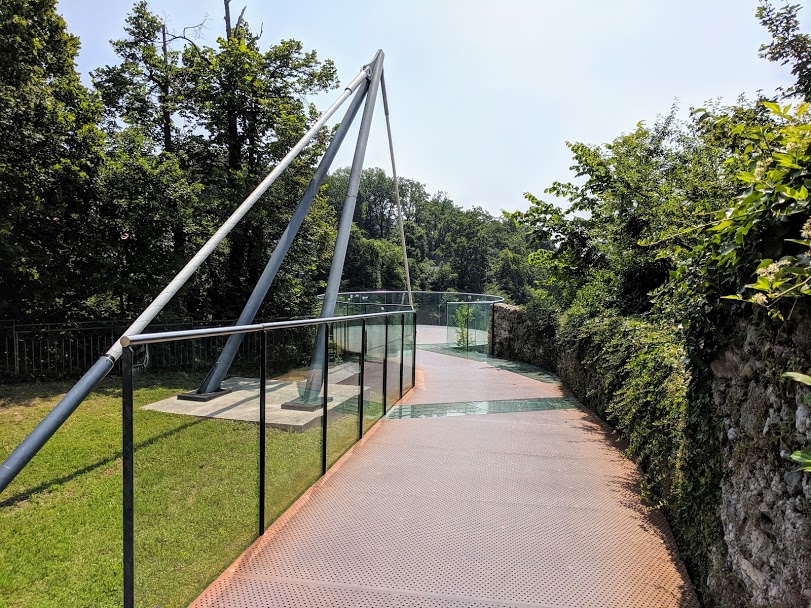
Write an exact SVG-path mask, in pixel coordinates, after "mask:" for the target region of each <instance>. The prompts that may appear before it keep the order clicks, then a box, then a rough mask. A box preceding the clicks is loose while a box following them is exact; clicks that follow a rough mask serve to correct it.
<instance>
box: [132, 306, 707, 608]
mask: <svg viewBox="0 0 811 608" xmlns="http://www.w3.org/2000/svg"><path fill="white" fill-rule="evenodd" d="M403 298H404V294H403V293H401V292H370V293H354V294H341V296H340V297H339V303H340V305H339V310H338V311H337V312H338V314H340V316H336V317H334V318H332V319H330V320H324V321H307V322H302V323H297V322H285V323H276V324H263V325H256V326H246V327H241V328H230V329H223V328H220V329H206V330H194V331H188V332H173V333H163V334H145V335H141V336H135V337H132V338H131V339H128V340H125V351H124V393H123V399H124V421H125V423H124V437H125V446H124V469H123V470H124V477H125V484H124V497H123V503H124V509H125V517H124V525H125V527H124V541H125V544H124V561H123V563H124V566H125V572H124V574H125V576H126V577H127V578H128V583H127V585H126V588H127V589H128V591H127V592H128V593H131V598H132V599H131V602H132V605H135V606H154V605H160V606H168V605H178V606H181V605H186V604H187V603H189V602H191V605H192V606H195V607H200V608H203V607H206V608H214V607H217V608H226V607H228V608H231V607H233V608H247V607H254V606H291V607H292V606H297V607H298V606H369V607H372V606H374V607H379V606H386V607H388V606H391V607H394V606H415V607H416V606H443V607H444V606H447V607H457V606H459V607H462V606H466V607H467V606H475V607H479V606H481V607H489V606H542V607H547V608H558V607H561V608H562V607H569V606H594V607H597V606H600V607H606V606H616V607H620V606H651V607H664V606H673V607H677V606H679V607H686V606H697V605H698V604H697V603H696V599H695V594H694V591H693V588H692V586H691V584H690V581H689V579H688V577H687V574H686V572H685V569H684V566H683V564H682V562H681V560H680V559H679V557H678V552H677V550H676V547H675V544H674V541H673V538H672V535H671V533H670V531H669V528H668V526H667V522H666V521H665V519H664V518H663V517H662V515H661V513H659V512H658V511H657V510H656V509H653V508H651V507H649V506H646V505H645V504H643V502H642V501H641V499H640V497H639V496H640V494H639V474H638V471H637V470H636V467H635V466H634V464H633V463H632V462H630V461H629V460H628V459H626V458H625V457H624V456H623V453H622V449H623V445H622V444H621V442H619V441H618V440H617V438H616V437H615V436H614V434H613V433H612V431H611V430H610V429H609V428H608V427H607V426H606V425H605V424H604V423H602V422H601V421H600V420H599V419H598V418H596V417H595V416H594V415H593V414H592V413H590V412H589V411H588V410H586V409H585V408H584V407H583V406H582V405H581V404H580V403H579V402H578V401H577V400H576V399H574V398H573V397H572V396H571V395H570V394H569V393H568V391H567V390H566V388H565V387H564V386H563V385H562V384H561V382H560V381H559V379H558V378H557V377H555V376H554V375H553V374H550V373H549V372H547V371H544V370H542V369H538V368H535V367H532V366H528V365H524V364H520V363H516V362H510V361H505V360H501V359H497V358H494V357H492V356H490V354H489V352H490V348H491V341H490V332H491V330H492V319H493V315H492V307H493V305H494V304H495V303H496V302H497V301H498V300H499V298H495V297H489V296H476V295H475V294H440V293H425V292H423V293H415V294H414V303H415V309H411V308H410V306H409V305H407V304H403V303H402V300H403ZM468 308H469V309H470V311H469V312H468V311H466V312H463V313H458V314H457V312H456V310H459V309H468ZM448 311H450V312H448ZM474 311H475V313H474ZM346 313H349V314H346ZM420 321H421V322H420ZM461 322H463V323H461ZM319 327H324V328H325V331H322V332H319V331H318V328H319ZM234 331H238V332H241V333H243V334H244V336H245V337H246V339H245V340H243V343H242V344H243V346H242V348H243V349H244V352H242V353H241V356H239V357H237V359H236V363H237V365H236V366H235V371H234V373H233V375H231V376H230V377H229V378H227V379H226V380H225V382H224V383H223V387H224V388H225V390H229V391H231V392H230V393H229V394H225V395H222V396H220V397H219V398H217V399H214V400H211V401H209V402H202V403H191V402H189V401H185V400H182V399H178V398H177V397H173V398H170V399H166V400H163V401H160V402H155V403H147V404H141V405H138V403H137V399H136V398H135V395H137V394H138V387H139V385H143V384H149V382H150V380H149V379H150V377H151V376H152V375H153V374H155V373H157V370H155V369H151V370H143V371H142V372H141V373H135V375H133V372H134V370H133V366H134V364H135V362H136V361H137V359H138V350H142V349H145V348H147V347H148V348H151V349H153V350H157V349H161V348H162V349H171V348H173V347H176V346H177V345H178V344H180V343H183V342H189V341H191V342H192V343H194V342H204V341H207V340H224V339H227V338H228V335H230V334H231V332H234ZM319 334H320V335H322V336H323V338H319ZM466 334H470V335H466ZM247 338H250V339H247ZM320 339H323V342H322V343H321V344H320V345H319V344H318V343H317V342H316V341H318V340H320ZM257 344H258V348H256V345H257ZM313 347H316V348H321V349H322V355H323V356H322V358H321V361H322V366H323V367H322V370H321V374H320V375H319V378H321V382H322V384H321V386H320V388H319V389H318V393H319V400H318V403H317V404H313V403H311V402H309V401H307V400H306V399H304V398H303V395H304V394H305V390H306V389H307V382H308V378H309V376H310V374H311V373H312V368H311V357H310V353H311V351H312V348H313ZM198 349H199V350H200V351H204V350H206V347H205V346H204V345H203V344H198ZM153 360H155V357H153ZM150 415H164V416H165V415H174V416H178V415H182V416H187V417H190V416H196V417H199V419H200V420H201V422H200V424H204V425H219V426H221V427H222V428H221V430H219V431H218V432H216V433H212V434H210V435H209V436H210V437H222V439H219V440H214V443H213V444H209V445H207V446H205V451H206V452H207V453H209V454H210V456H209V457H206V456H204V455H201V454H199V453H197V452H195V453H194V454H189V455H184V454H177V453H174V452H171V453H172V458H173V464H172V466H173V468H175V470H176V471H177V473H175V474H173V475H172V480H173V481H172V483H167V481H166V480H163V481H162V482H161V483H160V484H158V485H157V486H156V484H155V481H154V480H153V479H151V476H153V475H154V472H155V466H156V463H155V462H154V459H155V458H156V455H155V454H153V453H152V451H153V446H148V447H147V448H145V449H143V450H141V449H136V448H135V447H134V443H133V439H132V438H133V437H136V436H138V435H139V430H138V427H139V424H147V423H148V421H149V420H150V418H149V416H150ZM256 423H258V425H257V424H256ZM233 435H237V436H238V437H240V438H241V441H245V442H250V445H249V446H248V447H249V449H247V450H244V449H243V450H242V454H243V458H242V462H240V463H239V466H240V467H242V470H241V471H240V473H239V475H238V476H239V479H240V480H241V481H240V483H239V484H238V485H234V484H233V483H232V482H231V483H229V482H228V481H226V480H227V478H228V476H229V474H233V473H229V471H231V472H233V469H234V466H235V463H234V462H232V458H230V457H228V456H226V457H225V458H224V460H223V461H220V460H218V455H222V454H228V452H229V450H231V449H233V447H232V446H233V441H234V439H233ZM218 443H221V444H222V445H217V444H218ZM164 447H165V446H164ZM246 456H247V457H246ZM197 467H202V468H204V469H207V471H208V473H207V476H206V479H208V480H211V479H214V480H217V483H205V482H204V481H203V479H202V478H201V477H200V476H199V475H197V474H192V475H189V474H188V472H189V471H191V470H194V469H195V468H197ZM221 484H225V485H227V486H229V487H230V490H229V491H227V492H223V489H222V487H221ZM156 491H157V492H159V493H160V495H159V496H156V494H155V492H156ZM145 493H150V494H149V496H148V497H147V496H145ZM206 494H208V495H207V496H206ZM189 497H193V498H189ZM156 499H157V500H156ZM201 501H203V502H210V503H214V504H215V505H216V508H215V509H210V508H208V507H206V506H204V505H203V504H201ZM178 503H179V504H178ZM184 505H185V506H184ZM203 514H206V515H203ZM188 527H193V528H194V529H195V530H197V531H198V533H196V534H195V535H194V536H193V540H191V541H190V540H189V539H187V538H186V536H185V535H183V534H181V533H180V532H179V531H180V530H183V529H186V528H188ZM175 531H178V532H175ZM224 533H227V534H228V535H229V536H230V542H228V543H223V542H221V541H222V539H219V538H218V537H219V535H221V534H224ZM181 538H183V539H184V540H182V541H181V540H180V539H181ZM175 539H177V540H178V541H179V542H175ZM209 542H210V543H211V545H210V547H211V548H210V549H208V550H207V549H206V546H207V544H208V543H209ZM192 556H194V557H193V558H194V559H195V560H203V561H205V562H206V563H209V564H210V567H209V568H208V570H207V576H201V577H200V578H199V580H198V581H197V582H196V584H190V583H189V581H188V580H187V577H186V576H185V574H184V573H185V572H186V571H188V570H191V569H193V566H194V565H193V564H191V563H190V559H191V557H192ZM218 568H219V570H218ZM179 579H183V580H184V585H185V592H184V593H185V595H180V596H177V595H176V594H177V589H178V587H177V582H178V580H179ZM198 593H199V595H197V594H198ZM173 599H174V602H173V601H172V600H173Z"/></svg>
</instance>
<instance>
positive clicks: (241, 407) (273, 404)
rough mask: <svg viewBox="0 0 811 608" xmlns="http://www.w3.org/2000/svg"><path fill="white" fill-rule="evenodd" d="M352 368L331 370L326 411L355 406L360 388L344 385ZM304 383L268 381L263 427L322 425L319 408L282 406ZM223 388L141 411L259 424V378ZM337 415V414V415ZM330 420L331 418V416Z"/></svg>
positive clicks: (236, 380) (295, 428) (230, 382)
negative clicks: (208, 398) (215, 394)
mask: <svg viewBox="0 0 811 608" xmlns="http://www.w3.org/2000/svg"><path fill="white" fill-rule="evenodd" d="M352 365H355V367H357V364H344V365H343V366H339V367H337V368H336V369H335V370H334V373H333V370H330V377H329V395H330V396H331V397H332V400H331V401H330V402H329V403H328V404H327V409H328V410H329V411H332V410H334V409H335V408H336V407H339V406H341V405H343V404H344V403H346V402H347V401H350V402H351V401H352V400H353V399H354V400H355V403H357V399H358V393H359V392H360V387H358V386H357V383H355V384H345V383H341V382H345V381H346V380H347V379H349V378H351V377H352V374H353V373H354V374H357V372H356V371H355V370H353V369H352V367H351V366H352ZM305 385H306V382H305V381H299V382H293V381H285V380H268V381H267V391H266V396H265V425H266V426H267V427H270V428H276V429H281V430H285V431H293V432H303V431H306V430H307V429H309V428H312V427H313V426H316V425H320V424H321V411H322V410H321V409H318V410H316V411H313V412H307V411H298V410H290V409H283V408H282V404H284V403H288V402H291V401H294V400H296V399H298V398H299V396H300V395H301V394H302V393H303V389H304V387H305ZM222 387H223V388H224V389H227V390H229V391H231V392H230V393H227V394H225V395H222V396H221V397H217V398H216V399H212V400H211V401H205V402H197V401H186V400H182V399H178V398H177V397H170V398H169V399H164V400H162V401H157V402H155V403H150V404H149V405H145V406H144V407H143V409H146V410H154V411H157V412H164V413H167V414H183V415H186V416H199V417H202V418H220V419H223V420H241V421H244V422H255V423H257V424H258V423H259V379H258V378H239V377H234V378H228V379H227V380H225V381H224V382H223V383H222ZM336 413H338V412H336ZM330 418H332V416H330Z"/></svg>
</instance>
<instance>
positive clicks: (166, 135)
mask: <svg viewBox="0 0 811 608" xmlns="http://www.w3.org/2000/svg"><path fill="white" fill-rule="evenodd" d="M162 33H163V67H164V71H163V76H164V77H163V80H162V81H161V83H160V85H159V86H160V91H161V94H160V100H159V103H160V106H161V123H162V127H163V149H164V150H165V151H166V152H173V151H174V145H173V142H172V113H171V112H170V111H169V93H170V91H169V49H168V46H167V44H166V23H164V24H163V29H162Z"/></svg>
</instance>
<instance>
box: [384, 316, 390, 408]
mask: <svg viewBox="0 0 811 608" xmlns="http://www.w3.org/2000/svg"><path fill="white" fill-rule="evenodd" d="M384 321H385V323H386V329H385V331H384V332H383V415H384V416H385V415H386V411H387V410H386V401H387V399H386V389H387V376H388V375H389V374H388V371H389V318H388V317H386V318H385V319H384Z"/></svg>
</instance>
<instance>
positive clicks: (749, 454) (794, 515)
mask: <svg viewBox="0 0 811 608" xmlns="http://www.w3.org/2000/svg"><path fill="white" fill-rule="evenodd" d="M735 336H736V338H735V339H734V340H733V341H732V343H731V345H730V346H729V347H727V348H726V349H725V350H724V351H722V352H721V354H720V356H719V357H717V358H716V359H715V361H713V363H712V364H711V366H710V367H711V369H712V397H713V403H714V405H715V407H716V408H717V409H716V413H717V415H718V417H719V419H721V420H723V431H722V443H721V446H722V450H723V459H722V462H723V466H724V468H723V471H722V474H721V482H720V483H721V505H719V508H718V515H719V517H720V519H721V522H722V525H723V530H724V541H725V544H726V550H727V560H726V562H727V563H725V564H722V565H721V567H729V568H731V569H732V571H733V572H734V573H735V574H736V575H737V576H738V578H739V579H740V580H741V582H742V583H743V585H744V587H745V588H746V591H747V595H748V596H749V597H750V598H751V600H752V604H753V605H756V606H787V607H794V606H797V607H800V606H804V607H806V606H809V605H811V529H810V528H809V519H808V517H809V506H811V502H810V499H811V473H803V472H802V471H798V470H797V469H798V466H797V464H796V463H795V462H794V461H792V460H791V459H790V458H789V455H790V454H791V453H792V452H793V451H795V450H798V449H808V446H809V445H811V421H809V417H808V414H809V407H808V405H806V404H805V403H804V397H805V395H806V394H807V390H806V389H805V388H804V387H803V385H800V384H798V383H796V382H794V381H792V380H787V379H783V378H781V374H782V373H783V372H784V371H803V372H805V371H807V369H808V365H809V361H811V332H809V323H804V322H797V321H794V322H791V321H790V322H788V323H786V324H784V325H783V324H781V325H777V324H775V323H768V322H764V323H763V324H760V325H757V326H745V325H743V324H740V325H739V328H738V331H737V332H735Z"/></svg>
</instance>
